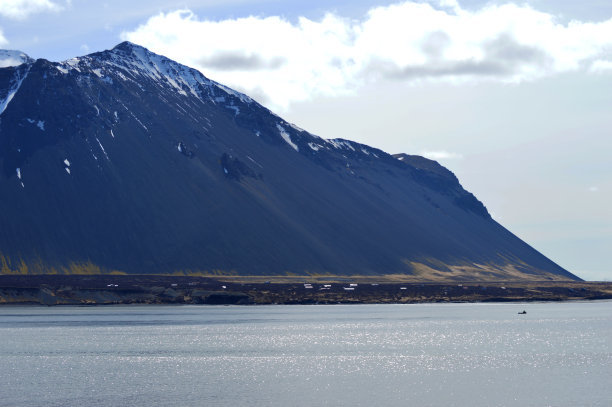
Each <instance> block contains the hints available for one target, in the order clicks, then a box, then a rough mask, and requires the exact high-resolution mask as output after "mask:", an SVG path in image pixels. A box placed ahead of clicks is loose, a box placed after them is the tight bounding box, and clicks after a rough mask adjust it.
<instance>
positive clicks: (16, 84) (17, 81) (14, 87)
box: [0, 65, 30, 115]
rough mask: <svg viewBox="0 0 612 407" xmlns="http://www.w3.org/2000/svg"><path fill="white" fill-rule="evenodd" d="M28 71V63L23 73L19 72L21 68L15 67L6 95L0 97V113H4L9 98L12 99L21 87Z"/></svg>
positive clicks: (9, 101) (9, 100)
mask: <svg viewBox="0 0 612 407" xmlns="http://www.w3.org/2000/svg"><path fill="white" fill-rule="evenodd" d="M28 73H30V65H28V66H27V69H26V70H25V72H24V73H23V74H22V73H21V70H20V69H19V68H17V69H15V74H14V76H13V79H12V80H11V82H10V85H9V88H8V91H7V93H6V96H4V98H2V99H0V115H2V113H4V111H5V110H6V108H7V106H8V105H9V103H11V100H13V98H14V97H15V95H16V94H17V91H18V90H19V88H20V87H21V84H22V83H23V81H24V80H25V78H27V76H28Z"/></svg>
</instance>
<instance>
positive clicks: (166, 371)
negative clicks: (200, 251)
mask: <svg viewBox="0 0 612 407" xmlns="http://www.w3.org/2000/svg"><path fill="white" fill-rule="evenodd" d="M523 310H524V311H526V312H527V313H526V314H519V312H522V311H523ZM0 406H20V407H21V406H380V407H382V406H419V407H420V406H521V407H526V406H572V407H576V406H612V302H610V301H593V302H559V303H477V304H411V305H404V304H402V305H382V304H381V305H305V306H301V305H271V306H206V305H202V306H165V305H153V306H150V305H142V306H140V305H130V306H94V307H74V306H57V307H36V306H3V307H0Z"/></svg>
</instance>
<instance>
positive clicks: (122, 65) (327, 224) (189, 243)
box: [0, 42, 576, 279]
mask: <svg viewBox="0 0 612 407" xmlns="http://www.w3.org/2000/svg"><path fill="white" fill-rule="evenodd" d="M0 106H4V108H3V109H2V111H1V112H0V165H1V167H2V172H1V174H0V191H1V192H2V194H3V196H7V197H8V196H10V197H11V199H3V200H2V201H1V202H0V211H1V212H0V213H2V215H0V216H1V219H0V222H1V225H2V230H0V255H1V256H2V257H1V258H0V260H1V261H2V264H0V267H1V270H2V273H13V272H25V273H40V272H60V273H61V272H68V273H79V272H80V273H89V272H94V273H103V272H112V271H116V272H126V273H175V272H178V273H205V274H206V273H213V274H214V273H235V274H254V275H265V274H271V275H272V274H286V273H297V274H307V273H316V274H326V273H327V274H364V275H367V274H394V273H404V274H405V273H408V274H414V275H417V276H418V275H421V276H422V278H423V279H436V278H437V279H439V278H460V277H461V276H465V275H467V274H470V275H473V276H479V278H485V279H499V278H500V277H502V278H517V279H520V278H527V279H538V278H540V279H575V278H576V277H575V276H573V275H572V274H571V273H568V272H567V271H566V270H563V269H562V268H561V267H559V266H558V265H556V264H554V263H553V262H551V261H550V260H549V259H546V258H545V257H544V256H542V255H541V254H539V253H538V252H537V251H535V250H534V249H532V248H530V247H529V246H528V245H526V244H525V243H524V242H522V241H520V239H518V238H516V237H515V236H514V235H512V234H511V233H510V232H508V231H507V230H506V229H505V228H503V227H502V226H501V225H499V224H498V223H497V222H495V221H494V220H493V219H492V218H491V217H490V215H489V213H488V212H487V210H486V207H485V206H484V205H483V204H482V203H481V202H480V201H478V199H477V198H476V197H474V196H473V195H472V194H471V193H469V192H467V191H465V190H464V189H463V187H461V185H460V184H459V181H458V180H457V179H456V177H455V176H454V174H452V172H450V171H448V170H446V169H444V167H442V166H440V165H439V164H437V163H436V164H433V163H434V162H429V161H424V160H426V159H424V158H422V157H421V158H414V156H408V155H401V156H396V157H394V156H392V155H390V154H387V153H385V152H383V151H382V150H379V149H376V148H373V147H370V146H367V145H363V144H359V143H356V142H353V141H349V140H346V139H331V140H326V139H322V138H320V137H318V136H315V135H312V134H310V133H308V132H307V131H305V130H303V129H300V128H298V127H297V126H294V125H292V124H291V123H288V122H286V121H285V120H283V119H282V118H280V117H279V116H277V115H276V114H274V113H272V112H271V111H270V110H268V109H267V108H265V107H264V106H262V105H260V104H258V103H257V102H255V101H254V100H253V99H251V98H249V97H248V96H246V95H244V94H242V93H239V92H236V91H233V90H232V89H230V88H227V87H225V86H224V85H221V84H218V83H216V82H214V81H212V80H210V79H208V78H207V77H205V76H204V75H203V74H201V73H200V72H198V71H196V70H195V69H192V68H189V67H186V66H184V65H181V64H179V63H177V62H175V61H172V60H169V59H168V58H165V57H163V56H159V55H157V54H154V53H152V52H150V51H148V50H146V48H144V47H140V46H138V45H135V44H132V43H128V42H124V43H121V44H119V45H117V46H116V47H114V48H113V49H111V50H107V51H102V52H97V53H93V54H89V55H86V56H83V57H77V58H73V59H70V60H67V61H64V62H50V61H47V60H44V59H38V60H36V61H33V62H32V61H30V62H26V63H24V64H21V65H19V66H15V67H8V68H2V69H0ZM401 157H403V159H401V160H400V159H398V158H401ZM41 203H44V205H43V204H41ZM466 273H467V274H466Z"/></svg>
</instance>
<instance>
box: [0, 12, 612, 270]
mask: <svg viewBox="0 0 612 407" xmlns="http://www.w3.org/2000/svg"><path fill="white" fill-rule="evenodd" d="M124 40H129V41H132V42H134V43H137V44H139V45H142V46H145V47H147V48H149V49H150V50H151V51H153V52H156V53H159V54H162V55H166V56H167V57H169V58H172V59H174V60H177V61H179V62H181V63H183V64H186V65H189V66H192V67H195V68H197V69H198V70H200V71H201V72H202V73H204V74H205V75H206V76H208V77H209V78H211V79H213V80H216V81H217V82H221V83H223V84H225V85H228V86H231V87H233V88H234V89H237V90H240V91H242V92H244V93H246V94H248V95H249V96H251V97H253V98H255V99H256V100H257V101H259V102H260V103H262V104H264V105H265V106H266V107H268V108H270V109H271V110H273V111H274V112H276V113H277V114H279V115H281V116H282V117H283V118H285V119H286V120H288V121H290V122H293V123H295V124H296V125H298V126H300V127H302V128H304V129H306V130H308V131H310V132H311V133H314V134H316V135H318V136H321V137H324V138H346V139H350V140H354V141H358V142H361V143H364V144H368V145H370V146H373V147H377V148H380V149H382V150H384V151H387V152H389V153H400V152H403V153H408V154H419V155H424V156H426V157H428V158H431V159H435V160H437V161H439V162H440V163H441V164H443V165H444V166H446V167H447V168H449V169H450V170H451V171H453V172H454V173H455V174H456V175H457V177H458V178H459V180H460V182H461V183H462V185H463V186H464V187H465V188H466V189H467V190H469V191H470V192H473V193H474V194H475V195H476V196H477V197H478V198H479V199H480V200H481V201H483V203H484V204H485V205H486V206H487V208H488V209H489V212H490V213H491V214H492V216H493V217H494V218H495V219H496V220H497V221H498V222H500V223H501V224H502V225H504V226H505V227H507V228H508V229H509V230H510V231H512V232H513V233H514V234H516V235H517V236H519V237H520V238H522V239H523V240H525V241H526V242H527V243H529V244H531V245H532V246H533V247H535V248H536V249H537V250H539V251H540V252H542V253H543V254H545V255H546V256H548V257H550V258H551V259H552V260H553V261H555V262H556V263H558V264H559V265H561V266H562V267H564V268H566V269H568V270H569V271H571V272H573V273H574V274H576V275H578V276H579V277H581V278H584V279H586V280H608V281H609V280H612V267H611V266H610V260H609V257H610V253H612V209H611V208H612V91H611V89H612V86H611V85H612V2H610V1H609V0H582V1H575V0H523V1H513V0H509V1H495V0H493V1H483V0H413V1H389V0H378V1H376V0H351V1H349V0H328V1H321V0H310V1H286V0H285V1H281V0H184V1H167V0H131V1H129V2H127V1H117V0H108V1H104V0H100V1H96V2H92V1H88V0H87V1H86V0H0V48H4V49H17V50H20V51H23V52H25V53H27V54H28V55H29V56H31V57H33V58H46V59H49V60H52V61H62V60H65V59H69V58H72V57H75V56H79V55H84V54H87V53H91V52H96V51H101V50H104V49H109V48H112V47H113V46H115V45H116V44H118V43H119V42H121V41H124ZM1 64H2V61H0V65H1Z"/></svg>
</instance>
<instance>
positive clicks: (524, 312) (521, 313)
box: [519, 310, 527, 315]
mask: <svg viewBox="0 0 612 407" xmlns="http://www.w3.org/2000/svg"><path fill="white" fill-rule="evenodd" d="M526 313H527V311H525V310H523V311H522V312H519V315H524V314H526Z"/></svg>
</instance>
